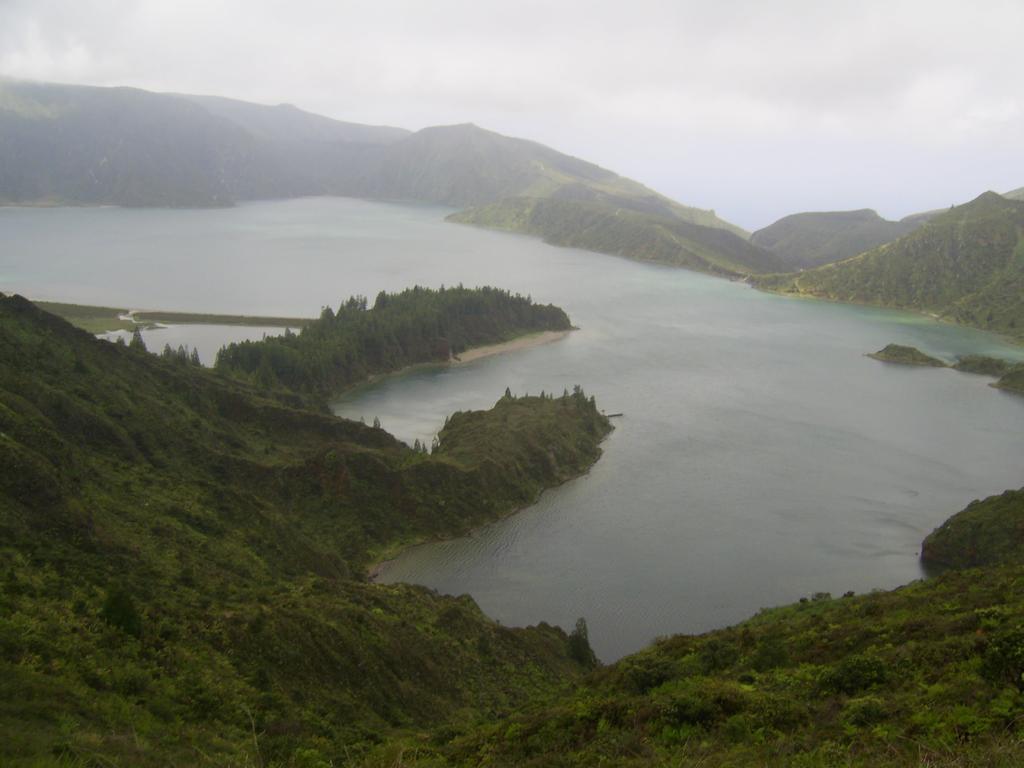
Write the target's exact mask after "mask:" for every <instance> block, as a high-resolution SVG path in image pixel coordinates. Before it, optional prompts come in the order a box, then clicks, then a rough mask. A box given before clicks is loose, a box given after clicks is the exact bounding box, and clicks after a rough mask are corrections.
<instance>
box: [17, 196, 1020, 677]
mask: <svg viewBox="0 0 1024 768" xmlns="http://www.w3.org/2000/svg"><path fill="white" fill-rule="evenodd" d="M444 213H445V211H444V210H442V209H436V208H424V207H405V206H393V205H383V204H374V203H366V202H360V201H351V200H326V199H309V200H297V201H287V202H276V203H257V204H250V205H245V206H240V207H239V208H235V209H227V210H218V211H152V210H146V211H126V210H120V209H58V210H26V209H0V237H2V242H3V250H2V252H0V291H4V292H10V291H18V292H21V293H24V294H26V295H29V296H33V297H37V298H47V299H54V300H64V301H77V302H81V303H98V304H99V303H103V304H111V303H112V304H118V305H120V304H124V305H126V306H131V307H137V308H163V309H182V310H195V311H218V312H239V313H249V314H255V313H259V314H275V315H309V314H311V313H315V312H316V311H318V309H319V307H320V306H321V305H323V304H328V303H330V304H332V305H336V304H337V303H339V302H340V301H341V300H342V299H343V298H344V297H346V296H348V295H350V294H353V293H361V294H365V295H368V296H370V297H372V296H374V295H375V294H376V292H377V291H379V290H381V289H387V290H396V289H400V288H403V287H406V286H408V285H412V284H415V283H419V284H423V285H431V286H436V285H438V284H441V283H446V284H454V283H458V282H463V283H465V284H467V285H477V284H493V285H499V286H502V287H506V288H511V289H513V290H518V291H522V292H524V293H529V294H531V295H532V296H533V297H534V298H535V299H538V300H542V301H551V302H554V303H557V304H559V305H561V306H563V307H564V308H565V309H566V310H567V311H568V312H569V314H570V316H571V317H572V319H573V321H574V323H576V324H577V325H579V326H580V328H581V330H579V331H577V332H575V333H573V334H571V335H570V336H569V337H567V338H566V339H565V340H563V341H559V342H556V343H554V344H550V345H547V346H543V347H538V348H534V349H530V350H526V351H523V352H517V353H514V354H509V355H503V356H497V357H491V358H485V359H481V360H478V361H475V362H473V363H470V364H467V365H465V366H460V367H456V368H425V369H417V370H416V371H414V372H411V373H409V374H407V375H403V376H397V377H393V378H390V379H386V380H384V381H382V382H379V383H378V384H376V385H374V386H372V387H368V388H364V389H361V390H358V391H356V392H354V393H352V394H350V395H349V396H347V397H346V398H343V399H341V400H339V402H338V403H337V404H336V406H335V407H336V410H337V412H338V413H340V414H342V415H346V416H350V417H356V418H359V417H364V418H366V419H367V420H368V421H369V420H371V419H372V418H373V417H374V416H377V417H379V418H380V419H381V421H382V422H383V424H384V426H385V428H388V429H390V430H391V431H393V432H394V433H395V434H397V435H398V436H399V437H401V438H402V439H405V440H408V441H409V442H412V440H413V439H415V438H417V437H418V438H420V439H424V440H428V441H429V439H430V438H431V437H432V436H433V434H434V432H435V431H436V430H437V429H438V428H439V427H440V425H441V424H442V423H443V420H444V417H445V415H447V414H448V413H450V412H452V411H454V410H458V409H467V408H483V407H488V406H489V405H490V404H492V403H493V402H494V400H496V399H497V398H498V396H499V395H500V394H501V393H502V392H503V391H504V389H505V387H506V386H509V387H511V388H512V390H513V391H516V392H526V391H529V392H534V393H535V392H539V391H540V390H541V389H545V390H549V391H551V390H554V391H556V392H561V391H562V389H563V388H565V387H568V388H571V387H572V385H573V384H576V383H579V384H582V385H583V386H584V388H585V389H586V390H587V391H588V392H591V393H593V394H595V395H596V397H597V399H598V402H599V404H600V405H601V406H602V407H604V408H605V409H607V410H608V411H609V412H617V411H622V412H624V414H625V415H624V416H623V417H622V418H621V419H617V420H616V431H615V432H614V433H613V434H612V436H611V437H610V438H609V439H608V440H607V441H606V443H605V445H604V449H605V453H604V456H603V458H602V459H601V460H600V461H599V462H598V463H597V465H595V467H594V468H593V470H592V471H591V472H590V474H588V475H587V476H585V477H582V478H579V479H577V480H575V481H573V482H570V483H567V484H566V485H564V486H562V487H560V488H557V489H554V490H552V491H549V492H547V493H545V494H544V496H543V497H542V498H541V500H540V502H539V503H538V504H537V505H535V506H533V507H531V508H529V509H527V510H525V511H523V512H521V513H519V514H517V515H515V516H513V517H510V518H508V519H506V520H504V521H501V522H499V523H497V524H495V525H492V526H489V527H486V528H484V529H482V530H480V531H478V532H477V533H476V534H475V535H474V536H472V537H469V538H466V539H461V540H457V541H451V542H443V543H439V544H432V545H426V546H423V547H417V548H415V549H411V550H409V551H407V552H406V553H404V554H403V555H402V556H400V557H399V558H398V560H397V561H396V562H394V563H393V564H391V566H390V567H389V568H387V569H386V570H385V572H384V574H383V578H384V579H385V580H409V581H415V582H419V583H423V584H426V585H429V586H432V587H435V588H437V589H439V590H443V591H446V592H451V593H455V594H459V593H469V594H471V595H473V597H474V598H475V599H476V600H477V601H478V602H479V603H480V605H481V606H482V607H483V609H484V610H485V611H487V612H488V613H489V614H490V615H492V616H494V617H496V618H498V619H500V620H501V621H502V622H504V623H507V624H525V623H534V622H537V621H541V620H545V621H549V622H553V623H559V624H561V625H563V626H571V625H572V623H573V622H574V621H575V619H576V617H577V616H585V617H586V618H587V620H588V623H589V625H590V634H591V639H592V641H593V644H594V646H595V649H596V650H597V652H598V654H599V655H600V656H601V657H602V658H603V659H605V660H611V659H614V658H616V657H618V656H620V655H622V654H624V653H627V652H629V651H632V650H635V649H637V648H639V647H641V646H642V645H644V644H645V643H646V642H648V641H649V640H650V639H652V638H653V637H655V636H657V635H660V634H667V633H671V632H699V631H703V630H706V629H710V628H712V627H717V626H722V625H725V624H729V623H732V622H735V621H738V620H740V619H742V618H744V617H746V616H749V615H750V614H751V613H753V612H756V611H757V610H758V609H759V608H760V607H763V606H769V605H775V604H778V603H782V602H788V601H792V600H795V599H797V598H799V597H800V596H802V595H806V594H809V593H811V592H815V591H830V592H832V593H834V594H841V593H842V592H845V591H846V590H851V589H852V590H855V591H858V592H862V591H865V590H869V589H872V588H888V587H893V586H896V585H898V584H901V583H905V582H907V581H909V580H912V579H914V578H918V577H919V576H920V569H919V566H918V561H917V553H918V548H919V544H920V540H921V538H922V537H923V536H924V535H925V534H927V533H928V532H929V531H930V530H931V529H932V528H934V527H935V526H936V525H938V524H939V523H940V522H942V520H944V519H945V518H946V517H948V516H949V515H950V514H952V513H953V512H955V511H957V510H958V509H960V508H961V507H963V506H964V505H965V504H966V503H967V502H969V501H970V500H971V499H974V498H977V497H981V496H986V495H989V494H991V493H996V492H999V491H1002V490H1004V489H1005V488H1009V487H1019V486H1021V485H1024V479H1022V478H1024V472H1022V470H1024V460H1022V457H1024V451H1022V450H1021V448H1022V443H1024V440H1022V438H1024V398H1021V397H1017V396H1014V395H1010V394H1007V393H1004V392H999V391H996V390H993V389H991V388H990V387H988V386H987V385H988V382H989V381H990V380H989V379H986V378H984V377H977V376H972V375H968V374H961V373H957V372H954V371H950V370H932V369H916V368H903V367H897V366H891V365H886V364H883V363H879V362H876V361H874V360H871V359H869V358H866V357H864V353H866V352H870V351H874V350H876V349H879V348H880V347H882V346H884V345H885V344H887V343H889V342H897V343H904V344H912V345H914V346H918V347H920V348H921V349H923V350H924V351H925V352H927V353H929V354H933V355H937V356H940V357H944V358H946V359H953V358H954V357H955V356H956V355H959V354H966V353H968V352H987V353H990V354H997V355H1002V356H1006V357H1014V358H1016V359H1024V353H1022V350H1021V348H1019V347H1014V346H1010V345H1008V344H1006V343H1005V342H1003V341H1002V340H1000V339H999V338H998V337H995V336H992V335H990V334H985V333H982V332H978V331H973V330H970V329H965V328H958V327H955V326H950V325H945V324H941V323H937V322H933V321H931V320H929V319H927V318H923V317H921V316H917V315H911V314H907V313H901V312H892V311H883V310H873V309H867V308H861V307H852V306H845V305H839V304H829V303H825V302H815V301H807V300H794V299H786V298H781V297H776V296H771V295H766V294H762V293H758V292H756V291H754V290H752V289H750V288H749V287H747V286H745V285H742V284H738V283H730V282H727V281H724V280H718V279H714V278H709V277H705V276H702V275H698V274H694V273H690V272H685V271H681V270H673V269H668V268H663V267H657V266H652V265H644V264H638V263H634V262H629V261H626V260H623V259H617V258H613V257H607V256H601V255H597V254H592V253H586V252H583V251H577V250H572V249H560V248H553V247H549V246H546V245H544V244H543V243H541V242H538V241H536V240H534V239H530V238H525V237H518V236H512V235H505V234H499V233H491V232H484V231H480V230H474V229H471V228H467V227H461V226H456V225H450V224H445V223H444V222H443V221H442V219H443V215H444ZM183 328H184V327H179V332H180V336H179V337H176V338H180V339H181V341H182V342H183V343H189V335H188V331H187V329H184V330H183ZM235 332H237V329H236V331H235ZM204 333H206V334H207V336H205V337H203V338H204V339H205V341H203V344H204V345H206V346H205V347H201V349H203V348H215V347H216V346H219V343H220V342H219V337H218V336H217V332H216V331H215V330H213V331H210V330H209V327H207V330H206V331H204ZM195 338H196V341H198V340H199V337H198V336H196V337H195Z"/></svg>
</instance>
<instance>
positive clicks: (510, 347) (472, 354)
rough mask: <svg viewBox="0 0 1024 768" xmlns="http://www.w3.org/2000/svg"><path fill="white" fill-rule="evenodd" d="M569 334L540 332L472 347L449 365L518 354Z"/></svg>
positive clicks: (454, 357) (453, 359)
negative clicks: (507, 354)
mask: <svg viewBox="0 0 1024 768" xmlns="http://www.w3.org/2000/svg"><path fill="white" fill-rule="evenodd" d="M570 333H572V330H568V331H540V332H538V333H529V334H527V335H526V336H518V337H516V338H514V339H512V340H511V341H505V342H502V343H501V344H488V345H487V346H483V347H473V348H472V349H467V350H466V351H465V352H463V353H462V354H461V355H458V356H453V357H452V360H451V364H452V365H465V364H466V363H471V362H473V361H474V360H479V359H480V358H481V357H490V356H491V355H501V354H504V353H505V352H518V351H520V350H523V349H531V348H533V347H540V346H542V345H544V344H550V343H551V342H553V341H559V340H560V339H564V338H565V337H566V336H568V335H569V334H570Z"/></svg>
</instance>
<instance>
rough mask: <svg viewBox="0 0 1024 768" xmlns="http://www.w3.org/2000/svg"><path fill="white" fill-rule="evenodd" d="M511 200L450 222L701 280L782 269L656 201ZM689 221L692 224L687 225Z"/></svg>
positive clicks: (717, 229)
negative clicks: (699, 275)
mask: <svg viewBox="0 0 1024 768" xmlns="http://www.w3.org/2000/svg"><path fill="white" fill-rule="evenodd" d="M575 197H576V198H577V199H573V198H572V197H569V196H568V195H566V194H555V195H554V196H551V197H546V198H542V197H514V198H509V199H505V200H501V201H499V202H497V203H493V204H491V205H486V206H479V207H476V208H470V209H469V210H466V211H460V212H459V213H455V214H452V215H451V216H449V217H448V220H449V221H453V222H457V223H461V224H473V225H475V226H483V227H489V228H491V229H501V230H505V231H509V232H521V233H524V234H530V235H537V236H539V237H542V238H543V239H544V240H545V242H548V243H552V244H553V245H561V246H569V247H573V248H583V249H585V250H591V251H598V252H600V253H608V254H612V255H615V256H625V257H627V258H631V259H636V260H638V261H651V262H655V263H659V264H668V265H671V266H677V267H686V268H688V269H695V270H699V271H702V272H711V273H715V274H722V275H730V276H735V275H745V274H750V273H763V272H773V271H778V270H779V269H782V268H784V262H783V261H782V259H781V258H780V257H779V256H777V255H775V254H773V253H770V252H768V251H765V250H763V249H761V248H758V247H757V246H754V245H751V244H750V243H749V242H748V241H747V240H746V239H745V238H744V237H741V236H740V235H739V234H736V232H735V231H731V230H730V229H728V228H724V227H722V226H711V225H709V224H704V223H700V221H701V217H693V216H685V215H683V214H680V213H679V212H677V211H675V210H674V209H672V208H668V207H659V206H658V205H657V204H656V203H657V201H654V202H651V203H650V204H648V203H647V202H645V200H644V199H643V198H623V197H619V196H616V195H611V194H602V195H594V196H587V197H586V198H581V196H579V195H577V196H575ZM691 219H695V221H696V223H695V221H691Z"/></svg>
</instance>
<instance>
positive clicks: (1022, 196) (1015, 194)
mask: <svg viewBox="0 0 1024 768" xmlns="http://www.w3.org/2000/svg"><path fill="white" fill-rule="evenodd" d="M1003 197H1008V198H1010V199H1011V200H1024V187H1021V188H1020V189H1015V190H1013V191H1012V192H1004V193H1003Z"/></svg>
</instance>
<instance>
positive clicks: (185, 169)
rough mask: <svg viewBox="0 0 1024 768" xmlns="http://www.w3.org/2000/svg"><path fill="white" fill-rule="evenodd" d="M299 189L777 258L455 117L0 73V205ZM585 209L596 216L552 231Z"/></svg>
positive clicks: (670, 254)
mask: <svg viewBox="0 0 1024 768" xmlns="http://www.w3.org/2000/svg"><path fill="white" fill-rule="evenodd" d="M304 195H340V196H346V197H357V198H369V199H385V200H396V201H415V202H426V203H434V204H438V205H446V206H451V207H455V208H466V207H469V208H470V209H471V211H470V212H466V214H465V216H463V217H462V218H461V219H460V220H461V221H463V222H465V223H472V224H477V225H480V226H493V225H494V221H495V220H496V219H501V222H500V223H499V225H498V226H499V228H502V229H516V227H515V226H510V222H514V223H516V224H517V225H518V224H520V223H523V222H522V221H521V219H522V217H520V216H518V215H513V216H510V215H509V213H508V212H506V211H502V210H501V209H502V208H506V207H507V208H510V209H511V210H512V211H513V212H515V211H520V210H521V209H522V207H523V201H524V200H529V201H531V202H530V204H529V205H530V207H531V210H533V211H535V212H538V213H540V214H542V216H541V218H544V219H546V220H550V219H551V217H552V216H560V217H563V219H564V220H563V221H562V222H560V223H559V224H558V226H557V227H556V229H557V230H558V231H557V232H556V233H552V232H551V231H550V228H547V227H545V228H537V227H535V226H532V227H531V226H524V227H523V228H521V229H516V231H523V232H529V233H531V234H538V235H541V236H542V237H545V238H546V239H548V240H549V241H550V242H553V243H557V244H563V245H577V246H579V247H583V248H589V249H592V250H598V251H603V252H606V253H614V254H617V255H622V256H626V257H629V258H636V259H642V260H653V261H659V262H662V263H669V264H676V265H679V266H686V267H689V268H692V269H699V270H703V271H709V272H717V273H723V274H729V275H742V274H747V273H751V272H753V273H760V272H770V271H778V270H779V269H781V268H783V266H782V264H781V262H780V261H779V260H778V259H777V258H776V257H775V256H773V255H772V254H770V253H768V252H767V251H764V250H763V249H760V248H757V247H756V246H751V245H750V243H748V242H747V237H748V233H747V232H746V231H744V230H743V229H741V228H740V227H737V226H736V225H734V224H730V223H729V222H727V221H724V220H722V219H720V218H719V217H718V216H717V215H716V214H715V212H714V211H713V210H705V209H701V208H694V207H690V206H685V205H682V204H680V203H677V202H675V201H674V200H670V199H669V198H667V197H665V196H663V195H660V194H658V193H657V192H654V191H653V190H651V189H648V188H647V187H645V186H643V185H642V184H640V183H638V182H635V181H632V180H630V179H627V178H624V177H622V176H619V175H617V174H615V173H613V172H612V171H609V170H607V169H605V168H601V167H600V166H598V165H595V164H593V163H589V162H587V161H585V160H581V159H579V158H576V157H572V156H570V155H566V154H563V153H561V152H558V151H556V150H554V149H551V148H550V147H546V146H544V145H542V144H538V143H536V142H534V141H528V140H526V139H517V138H511V137H508V136H503V135H501V134H498V133H495V132H493V131H488V130H485V129H483V128H480V127H478V126H476V125H473V124H471V123H464V124H460V125H448V126H434V127H430V128H424V129H422V130H420V131H416V132H410V131H407V130H405V129H403V128H395V127H390V126H370V125H360V124H357V123H347V122H343V121H340V120H333V119H331V118H327V117H324V116H322V115H316V114H313V113H310V112H305V111H303V110H301V109H298V108H297V107H294V106H291V105H288V104H281V105H277V106H266V105H260V104H252V103H249V102H244V101H238V100H235V99H229V98H223V97H220V96H195V95H185V94H158V93H151V92H148V91H142V90H138V89H135V88H96V87H90V86H71V85H56V84H47V83H28V82H20V81H11V80H2V79H0V204H22V205H25V204H28V205H40V204H43V205H121V206H179V207H209V206H226V205H232V204H234V203H235V202H238V201H243V200H254V199H271V198H289V197H297V196H304ZM492 206H497V208H496V209H495V208H492ZM477 209H479V210H477ZM595 217H596V219H597V220H599V221H600V224H599V226H597V227H596V228H591V229H590V230H588V231H583V230H579V229H568V230H567V229H566V224H567V223H568V224H569V225H571V226H572V227H579V226H590V225H591V224H593V223H594V221H595ZM534 219H536V217H534ZM704 230H715V231H717V232H719V233H726V234H727V235H728V236H724V235H722V234H715V233H714V232H712V233H708V232H705V231H704Z"/></svg>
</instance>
